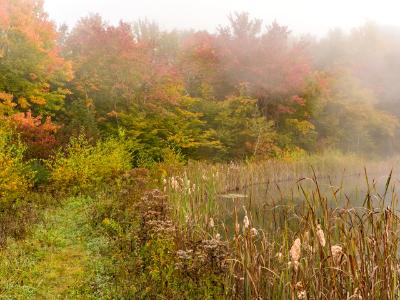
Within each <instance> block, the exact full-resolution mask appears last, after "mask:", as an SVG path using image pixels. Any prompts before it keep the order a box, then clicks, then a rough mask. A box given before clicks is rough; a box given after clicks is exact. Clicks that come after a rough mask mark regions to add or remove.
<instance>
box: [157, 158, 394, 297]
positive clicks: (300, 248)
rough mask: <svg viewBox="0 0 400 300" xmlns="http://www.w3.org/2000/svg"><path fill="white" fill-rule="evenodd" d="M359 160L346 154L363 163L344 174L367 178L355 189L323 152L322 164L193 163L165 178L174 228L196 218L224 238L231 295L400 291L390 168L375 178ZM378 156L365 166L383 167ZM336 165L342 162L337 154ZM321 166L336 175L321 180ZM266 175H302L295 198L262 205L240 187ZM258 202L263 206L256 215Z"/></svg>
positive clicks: (198, 227) (207, 232)
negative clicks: (327, 183) (326, 183)
mask: <svg viewBox="0 0 400 300" xmlns="http://www.w3.org/2000/svg"><path fill="white" fill-rule="evenodd" d="M327 161H328V160H327ZM329 161H331V162H332V160H329ZM357 163H360V162H359V161H358V162H356V161H354V162H353V165H352V162H351V161H350V163H349V161H348V160H347V166H346V167H349V166H350V167H351V170H358V169H360V172H356V173H357V174H355V172H351V174H350V175H351V176H355V175H357V176H360V177H361V178H362V180H363V181H364V183H363V185H364V186H365V189H364V190H363V193H362V197H361V199H352V197H355V194H354V195H352V194H347V193H346V192H343V189H344V185H345V183H343V182H346V181H345V180H343V178H342V179H341V180H339V177H340V176H350V175H344V174H343V173H342V174H341V173H340V172H339V171H336V173H334V172H332V170H333V165H331V166H332V169H330V166H329V165H327V164H325V165H324V164H323V160H322V161H320V165H319V166H317V167H318V168H319V169H318V168H317V167H316V168H314V169H313V168H310V167H308V168H306V162H302V163H283V162H265V163H264V164H261V163H258V164H252V163H247V164H230V165H224V166H222V165H221V166H218V165H212V166H209V167H207V166H206V165H204V164H201V163H196V164H194V165H189V166H188V167H187V168H186V169H185V170H183V171H182V173H181V174H180V175H175V176H173V177H170V178H167V179H165V180H164V182H163V184H164V189H165V191H167V193H168V195H169V197H170V199H171V203H173V208H174V209H175V210H174V214H175V218H176V220H177V224H178V225H177V227H178V228H179V227H180V228H181V230H182V231H185V230H186V231H187V230H188V229H187V228H195V229H193V230H195V231H196V232H197V233H199V232H202V234H203V235H204V237H205V238H210V237H211V238H214V239H218V240H219V241H221V242H222V243H224V244H225V245H226V247H227V249H226V254H225V261H224V262H223V264H224V266H225V267H226V272H225V275H224V276H225V280H226V282H227V284H226V295H227V296H228V297H230V298H231V297H232V298H237V299H397V298H398V297H400V293H399V289H398V285H399V279H398V276H399V271H400V262H399V254H398V242H399V237H398V236H399V235H398V232H399V229H400V227H399V214H398V211H397V202H398V199H397V193H396V187H395V180H394V175H393V173H392V172H390V173H387V174H389V175H386V177H387V178H386V180H385V182H383V183H382V184H379V182H378V181H376V180H372V179H370V178H369V177H368V172H367V171H366V169H364V170H363V169H362V167H361V168H356V167H355V166H356V165H357ZM358 166H360V165H358ZM371 166H372V165H371ZM380 166H381V169H379V170H378V169H373V168H372V167H371V169H373V171H372V172H371V173H374V174H379V173H380V172H383V164H381V165H380ZM343 169H345V166H344V165H343ZM316 170H320V171H319V172H317V171H316ZM335 170H340V167H339V168H338V164H336V168H335ZM341 172H343V171H341ZM306 173H307V174H310V176H309V177H305V175H307V174H306ZM359 173H361V174H359ZM324 176H328V177H329V178H330V182H332V181H333V179H332V178H337V179H338V180H339V181H341V182H342V183H341V185H339V186H335V185H334V184H333V183H332V184H331V186H330V188H328V189H326V188H322V184H321V181H322V180H321V179H320V178H324ZM335 176H336V177H335ZM268 178H272V179H273V180H275V184H277V185H278V184H279V182H282V181H285V180H289V179H292V178H298V180H297V181H295V185H296V192H297V193H298V194H299V195H301V198H295V197H294V196H293V194H292V196H291V197H290V196H287V195H286V196H281V198H280V199H265V201H264V202H263V207H261V205H259V206H257V205H255V204H254V203H253V204H252V201H254V199H252V198H251V195H243V194H241V191H242V189H243V188H244V187H245V186H246V185H252V184H260V183H263V182H265V181H266V180H268ZM345 178H347V177H345ZM227 193H230V194H227ZM221 194H222V196H225V198H224V197H222V198H221ZM247 196H248V197H247ZM241 197H242V198H241ZM271 197H273V196H271ZM358 197H360V196H358ZM231 198H232V199H231ZM238 199H239V200H238ZM224 201H225V202H226V201H231V202H232V203H233V204H232V203H231V204H230V205H226V204H225V202H224ZM228 208H229V209H230V210H229V209H228ZM260 209H264V211H267V212H268V213H265V214H263V215H262V218H264V219H265V218H266V219H267V220H263V222H262V223H260V222H259V220H258V219H259V218H260V216H259V215H257V211H258V210H260ZM189 225H190V226H189ZM179 255H180V256H181V257H183V256H185V255H192V253H189V254H187V253H183V252H182V253H179Z"/></svg>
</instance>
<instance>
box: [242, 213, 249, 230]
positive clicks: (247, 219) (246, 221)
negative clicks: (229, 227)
mask: <svg viewBox="0 0 400 300" xmlns="http://www.w3.org/2000/svg"><path fill="white" fill-rule="evenodd" d="M243 225H244V229H247V228H249V226H250V221H249V218H248V217H247V215H246V216H244V219H243Z"/></svg>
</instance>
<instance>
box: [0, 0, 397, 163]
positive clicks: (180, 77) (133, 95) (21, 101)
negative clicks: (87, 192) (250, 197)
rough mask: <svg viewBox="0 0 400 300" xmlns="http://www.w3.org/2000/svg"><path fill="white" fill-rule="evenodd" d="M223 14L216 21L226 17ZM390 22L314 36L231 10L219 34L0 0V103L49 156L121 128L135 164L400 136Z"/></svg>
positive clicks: (24, 136)
mask: <svg viewBox="0 0 400 300" xmlns="http://www.w3.org/2000/svg"><path fill="white" fill-rule="evenodd" d="M222 22H223V20H222ZM399 78H400V30H399V29H394V28H383V27H379V26H378V25H374V24H366V25H364V26H362V27H360V28H358V29H355V30H353V31H351V32H350V33H344V32H341V31H340V30H334V31H332V32H330V33H329V34H328V35H327V36H326V37H324V38H322V39H318V40H317V39H315V38H312V37H309V36H304V37H295V36H292V35H291V34H290V31H289V29H288V28H287V27H285V26H282V25H279V24H277V23H275V22H274V23H272V24H270V25H267V26H265V25H264V24H263V23H262V21H261V20H257V19H252V18H251V17H250V16H249V15H248V14H246V13H235V14H232V15H231V16H230V17H229V18H228V22H227V25H226V26H221V27H219V28H218V29H217V30H216V32H215V33H209V32H205V31H177V30H175V31H164V30H162V29H160V28H159V27H158V26H157V24H155V23H152V22H149V21H138V22H135V23H132V24H131V23H126V22H123V21H121V22H120V23H119V24H118V25H109V24H107V23H106V22H104V21H103V20H102V18H101V16H99V15H91V16H88V17H86V18H83V19H81V20H80V21H79V22H78V23H77V24H76V26H75V27H74V28H72V29H68V28H66V27H65V26H61V27H60V28H56V25H55V24H54V23H53V22H51V21H50V19H49V17H48V16H47V14H46V13H45V12H44V11H43V6H42V1H38V0H12V1H11V0H0V115H1V117H2V119H3V120H7V122H8V123H12V124H13V126H14V127H15V129H16V130H17V132H19V134H20V137H21V140H22V142H23V143H24V144H25V145H26V147H27V151H25V156H26V158H27V159H31V158H47V157H49V156H50V155H52V153H53V152H54V150H55V149H59V148H60V147H62V146H63V145H66V144H67V142H68V141H69V139H70V137H71V136H77V135H82V134H83V135H85V136H86V137H87V139H89V141H91V142H93V143H94V142H95V141H96V140H98V139H99V138H101V137H109V136H120V137H121V136H123V138H124V139H125V140H126V141H128V142H129V145H130V148H131V153H132V159H133V162H134V164H136V165H146V164H147V163H151V162H156V161H162V160H164V159H165V157H166V156H168V155H171V153H174V154H178V155H179V156H180V157H182V158H184V159H207V160H236V159H243V158H248V157H253V156H255V157H283V156H287V155H297V154H298V153H302V152H321V151H324V150H326V149H338V150H340V151H343V152H356V153H361V154H368V155H378V154H385V155H389V154H392V153H394V152H396V151H397V150H398V149H399V147H400V144H399V142H398V140H399V139H398V137H399V128H400V123H399V116H400V109H399V105H398V102H399V101H400V96H399V95H400V85H399V84H398V80H399Z"/></svg>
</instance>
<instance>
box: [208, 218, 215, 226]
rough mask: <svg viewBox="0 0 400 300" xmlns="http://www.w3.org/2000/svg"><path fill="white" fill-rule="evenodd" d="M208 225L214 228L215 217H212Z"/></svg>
mask: <svg viewBox="0 0 400 300" xmlns="http://www.w3.org/2000/svg"><path fill="white" fill-rule="evenodd" d="M208 226H210V228H214V219H213V218H210V220H209V221H208Z"/></svg>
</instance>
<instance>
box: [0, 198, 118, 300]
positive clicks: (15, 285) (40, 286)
mask: <svg viewBox="0 0 400 300" xmlns="http://www.w3.org/2000/svg"><path fill="white" fill-rule="evenodd" d="M91 203H92V200H91V199H90V198H83V197H77V198H68V199H66V200H65V202H64V203H63V204H62V205H61V206H59V207H53V208H48V209H47V210H45V211H44V213H43V219H42V221H41V222H40V223H38V224H36V225H34V226H33V227H32V229H31V233H30V234H29V235H28V236H27V237H26V239H24V240H19V241H14V240H10V241H8V246H7V248H6V249H4V250H2V251H1V252H0V295H1V296H0V297H1V299H110V298H112V292H113V287H112V285H113V284H112V280H111V276H110V275H109V273H108V271H106V270H108V269H109V267H110V266H112V262H110V261H109V259H108V257H107V256H106V255H103V253H105V249H107V247H108V245H107V243H108V241H107V239H106V238H105V237H104V236H102V235H100V234H96V231H94V230H93V228H92V226H91V224H90V215H89V213H88V212H89V208H90V205H91Z"/></svg>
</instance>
